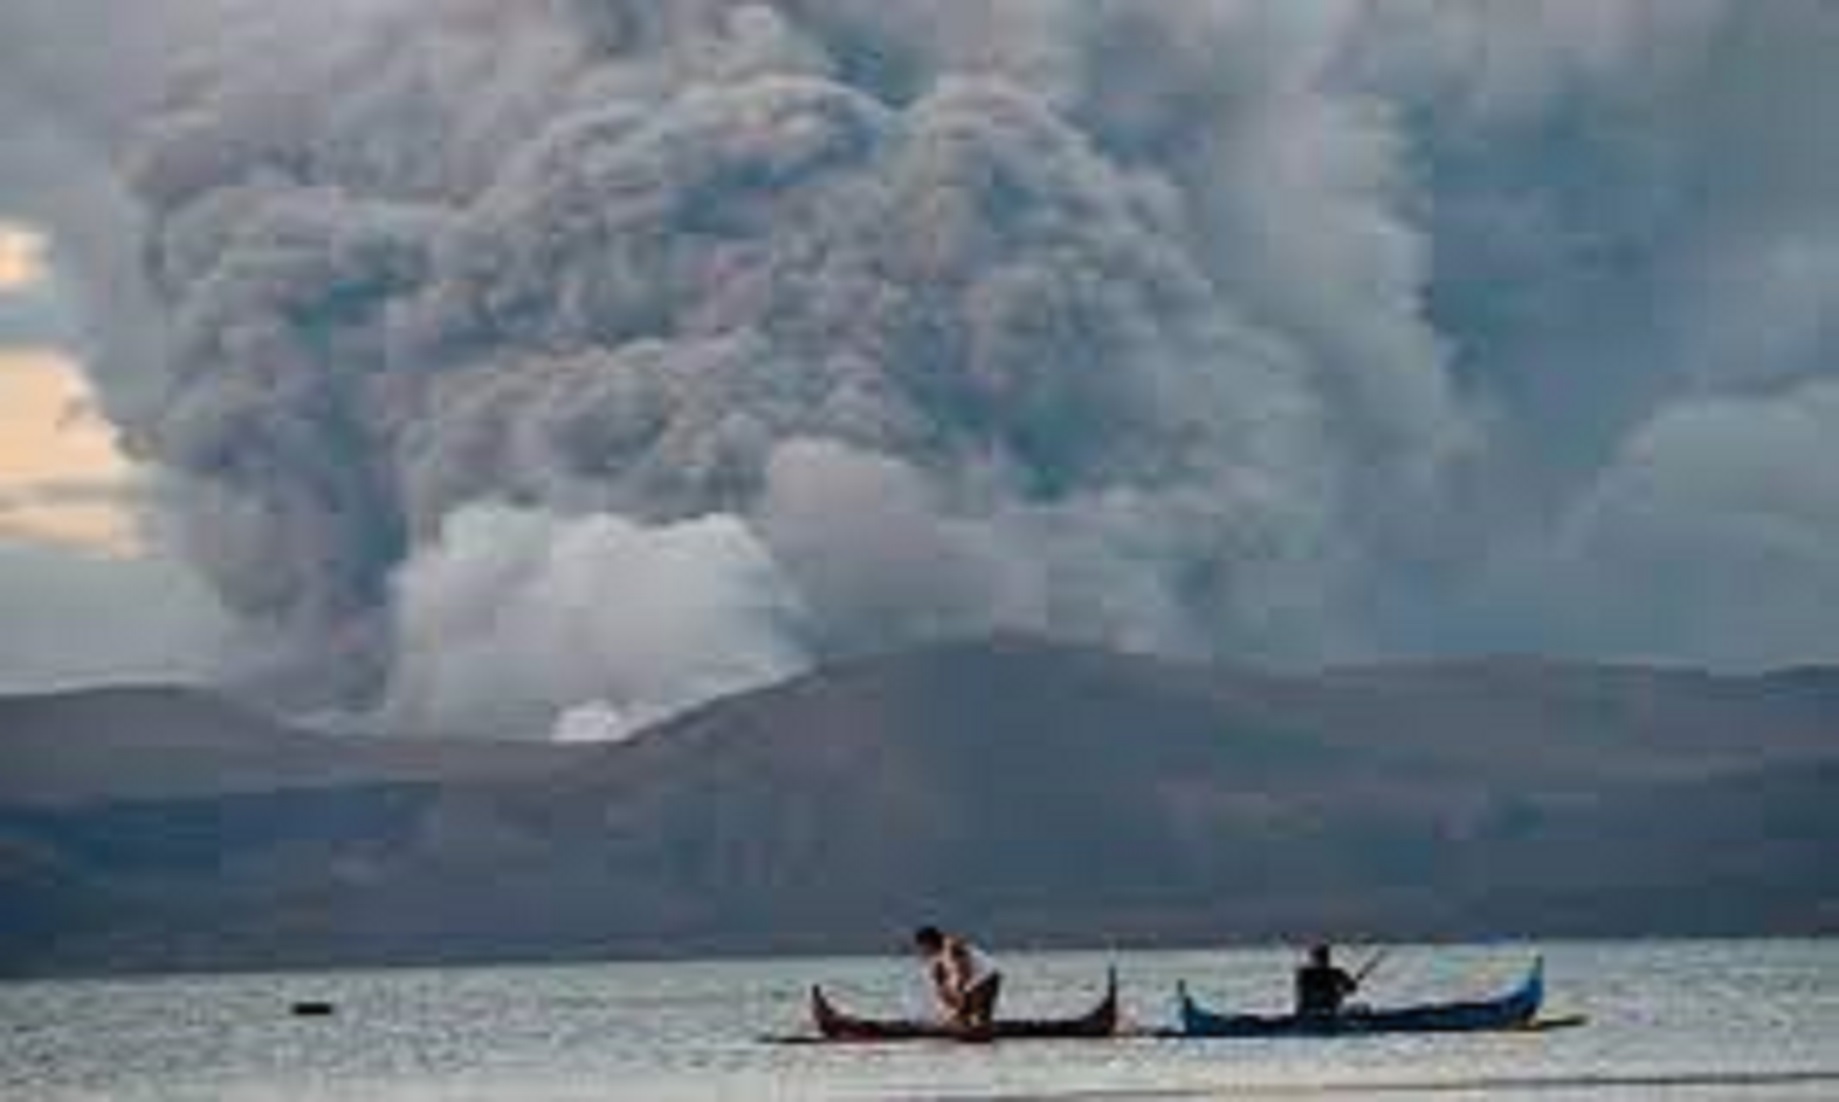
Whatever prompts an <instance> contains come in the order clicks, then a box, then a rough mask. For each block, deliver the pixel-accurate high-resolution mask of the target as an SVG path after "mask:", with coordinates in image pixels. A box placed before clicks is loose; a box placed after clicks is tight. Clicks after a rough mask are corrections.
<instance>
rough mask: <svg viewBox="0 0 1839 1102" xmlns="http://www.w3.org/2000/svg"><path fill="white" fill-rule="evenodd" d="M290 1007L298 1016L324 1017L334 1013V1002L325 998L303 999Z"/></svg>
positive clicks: (295, 1015)
mask: <svg viewBox="0 0 1839 1102" xmlns="http://www.w3.org/2000/svg"><path fill="white" fill-rule="evenodd" d="M289 1009H290V1010H292V1011H293V1014H294V1017H296V1018H324V1017H326V1016H328V1015H330V1014H331V1013H332V1004H331V1003H329V1002H327V1001H326V1000H324V999H302V1000H300V1001H298V1002H296V1003H294V1004H293V1005H292V1006H291V1007H289Z"/></svg>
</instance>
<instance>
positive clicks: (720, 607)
mask: <svg viewBox="0 0 1839 1102" xmlns="http://www.w3.org/2000/svg"><path fill="white" fill-rule="evenodd" d="M395 607H396V616H397V626H396V630H397V639H396V649H397V654H398V660H397V667H396V676H395V678H394V680H393V682H392V694H393V695H392V701H391V718H392V719H393V720H394V721H395V722H396V723H397V724H398V725H400V726H402V727H404V728H406V729H410V730H421V731H437V732H469V731H470V732H475V733H483V734H491V735H498V736H523V737H528V736H531V735H533V734H538V733H541V732H544V731H547V730H548V729H549V725H550V722H551V718H552V716H553V715H554V713H555V709H556V705H557V703H558V702H562V703H569V704H572V703H577V702H579V703H591V706H592V710H593V712H594V713H595V715H594V718H595V719H596V720H597V723H598V726H599V727H600V728H601V732H600V734H601V737H616V736H617V735H619V734H623V733H625V732H626V731H628V730H630V729H632V728H633V727H635V726H639V725H643V724H644V723H647V722H650V721H653V720H656V719H658V718H661V717H663V716H666V715H668V714H670V713H671V712H673V711H676V710H678V709H680V708H682V707H684V706H685V705H688V704H693V703H697V702H699V701H702V700H705V699H708V698H709V697H712V696H718V695H722V694H725V693H730V692H735V691H738V690H741V689H746V688H751V687H753V686H755V685H759V684H763V683H765V682H769V681H774V680H777V679H779V678H782V677H785V676H788V675H790V674H792V673H795V672H797V670H798V669H800V668H801V667H802V666H803V665H804V663H805V661H806V656H805V654H804V653H803V651H802V650H801V649H800V646H799V643H798V640H797V631H798V627H799V622H800V619H801V610H800V608H799V606H798V602H797V599H796V597H795V596H794V595H793V594H792V593H791V591H790V590H789V589H788V588H787V586H786V585H785V584H784V582H783V580H782V579H781V578H780V577H779V576H778V573H777V570H776V567H775V566H774V564H773V562H772V560H771V559H770V558H769V557H768V556H767V553H766V551H765V550H764V548H762V547H761V546H760V544H759V543H758V542H757V541H756V540H754V539H753V537H752V536H751V535H750V534H749V532H748V531H747V529H746V527H745V526H743V525H742V524H741V523H740V522H738V521H736V520H734V519H733V518H727V517H716V516H711V517H704V518H700V519H697V520H693V521H685V522H683V523H680V524H673V525H665V526H662V527H656V528H645V527H641V526H638V525H635V524H632V523H630V522H628V521H625V520H622V519H621V518H619V517H614V516H606V515H593V516H580V517H559V516H556V515H553V514H550V513H546V512H543V511H540V510H531V509H517V508H513V507H510V506H504V505H495V504H490V503H479V504H475V505H470V506H467V507H466V508H464V509H461V510H459V511H457V512H456V513H454V514H453V515H452V516H450V517H449V518H448V519H447V522H446V523H445V524H444V525H443V526H442V531H441V534H440V537H439V538H438V539H437V540H436V541H434V542H433V543H431V544H430V545H429V546H427V547H426V548H425V549H423V550H422V552H421V553H420V554H418V555H417V556H415V557H414V558H413V559H411V560H410V561H409V562H408V563H407V564H405V565H404V566H403V568H402V569H401V571H400V572H399V574H398V576H397V579H396V602H395ZM583 718H585V717H584V716H576V717H575V719H574V721H572V722H570V723H569V724H566V725H564V727H563V728H562V729H561V733H563V734H570V733H573V734H574V736H575V737H579V730H580V721H581V720H582V719H583Z"/></svg>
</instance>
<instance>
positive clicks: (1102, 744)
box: [0, 637, 1839, 972]
mask: <svg viewBox="0 0 1839 1102" xmlns="http://www.w3.org/2000/svg"><path fill="white" fill-rule="evenodd" d="M1836 702H1839V674H1835V673H1833V672H1832V671H1820V670H1803V671H1797V672H1795V673H1792V674H1788V675H1763V676H1757V677H1731V678H1725V677H1714V676H1710V675H1706V674H1702V673H1697V672H1693V671H1669V670H1650V669H1643V668H1637V667H1594V666H1579V665H1567V664H1559V663H1547V662H1534V661H1522V660H1488V661H1482V662H1474V663H1453V664H1452V663H1442V664H1434V665H1408V666H1398V667H1369V668H1362V669H1352V670H1339V671H1330V672H1327V673H1324V674H1317V675H1281V674H1275V673H1268V672H1258V671H1249V670H1234V669H1220V668H1212V667H1197V666H1188V665H1182V664H1179V663H1170V662H1163V661H1158V660H1153V659H1146V658H1138V657H1131V656H1124V655H1118V654H1113V653H1109V652H1104V651H1098V650H1092V649H1087V648H1080V647H1069V646H1063V645H1058V644H1047V643H1043V642H1040V641H1038V640H1031V639H1022V638H1012V637H1011V638H998V639H992V640H982V641H976V642H969V643H959V644H952V645H947V646H938V647H933V648H928V649H925V650H920V651H915V652H910V653H905V654H898V655H890V656H885V657H881V658H876V659H870V660H864V661H860V662H855V663H850V664H847V665H842V666H838V667H835V668H831V669H826V670H820V671H817V672H815V673H813V674H810V675H807V676H804V677H801V678H797V679H794V680H792V681H790V682H787V683H785V684H782V685H778V686H774V687H771V688H767V689H763V690H759V691H756V692H752V693H747V694H743V695H741V696H737V697H733V698H729V699H727V700H723V701H718V702H716V703H714V704H712V705H709V706H707V707H705V708H702V709H699V710H697V711H695V712H693V713H690V714H687V715H684V716H681V717H678V718H677V719H675V720H673V721H670V722H668V723H665V724H663V725H661V726H660V727H658V728H655V729H653V730H651V731H648V732H645V733H643V734H641V735H640V736H638V737H636V738H634V739H632V740H630V741H627V742H622V743H618V744H612V745H605V746H599V747H593V748H589V749H586V750H584V751H582V752H580V753H572V754H570V755H568V756H567V757H566V758H564V759H559V760H550V761H546V762H542V763H540V764H539V765H537V766H533V767H525V766H520V767H518V768H515V769H510V770H508V771H507V770H500V771H497V772H493V771H491V770H485V771H481V772H476V773H470V774H467V775H444V776H437V775H431V774H424V775H420V776H414V777H407V778H404V777H401V776H391V775H387V773H378V774H374V775H372V776H370V777H368V778H366V779H364V780H363V781H361V782H359V781H353V782H352V783H340V784H330V785H319V786H313V787H310V788H308V789H305V790H301V791H295V792H293V793H292V794H290V795H288V796H287V797H286V798H285V799H282V798H278V797H272V796H264V795H261V794H251V793H242V794H239V795H223V794H218V795H190V796H187V797H185V798H180V799H159V800H151V801H148V800H131V801H124V800H120V799H105V800H102V801H99V802H96V801H92V802H87V803H83V804H80V805H75V806H71V805H66V806H63V807H56V808H47V807H44V806H38V807H32V808H19V807H15V808H14V809H12V810H0V911H3V912H4V913H8V914H18V915H25V916H27V917H26V918H25V919H20V920H9V923H10V925H9V926H8V927H7V928H6V929H5V930H0V968H3V969H5V970H7V971H12V972H28V971H46V970H69V969H77V970H94V969H102V968H171V967H241V966H271V965H285V964H325V963H401V962H416V961H434V960H456V959H506V958H553V957H569V956H582V955H590V956H591V955H609V954H660V953H663V954H683V953H696V952H715V951H748V952H752V951H813V952H819V951H822V952H829V951H842V950H855V949H878V948H887V947H889V946H890V945H891V944H893V939H895V938H897V937H898V932H899V931H900V930H902V929H904V928H906V927H907V926H909V925H911V924H912V923H913V922H914V921H916V920H918V919H922V918H931V919H938V920H941V921H945V922H948V923H954V924H960V925H965V926H969V927H972V928H975V929H978V930H979V931H983V932H986V933H987V934H988V935H989V936H991V937H993V938H996V939H998V940H999V941H1001V942H1002V943H1004V944H1012V945H1013V944H1049V943H1078V944H1118V943H1168V942H1186V943H1208V942H1214V941H1218V940H1223V939H1269V938H1283V937H1297V936H1309V935H1317V934H1326V935H1332V936H1337V937H1361V938H1371V937H1501V936H1510V935H1551V934H1620V933H1656V934H1668V933H1672V934H1700V933H1764V932H1790V931H1792V932H1806V931H1810V930H1824V929H1831V928H1834V927H1835V926H1839V872H1835V871H1833V870H1832V869H1831V867H1830V862H1829V861H1828V860H1826V857H1827V855H1829V854H1830V853H1831V852H1833V847H1834V845H1835V843H1839V737H1835V736H1836V735H1839V705H1836ZM4 715H5V712H4V710H0V716H4ZM4 732H5V728H4V726H3V725H0V741H3V739H4ZM404 741H407V740H404ZM531 749H532V752H533V753H535V754H539V755H540V754H541V753H544V752H546V751H544V750H542V749H541V748H534V747H533V748H531ZM507 752H508V751H507ZM175 839H176V840H177V841H175Z"/></svg>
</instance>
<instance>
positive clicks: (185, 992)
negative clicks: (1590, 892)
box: [0, 941, 1839, 1102]
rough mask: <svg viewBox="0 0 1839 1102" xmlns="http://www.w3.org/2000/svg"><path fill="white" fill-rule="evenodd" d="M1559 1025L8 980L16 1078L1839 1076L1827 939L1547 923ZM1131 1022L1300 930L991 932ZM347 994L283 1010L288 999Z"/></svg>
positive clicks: (786, 970) (599, 986)
mask: <svg viewBox="0 0 1839 1102" xmlns="http://www.w3.org/2000/svg"><path fill="white" fill-rule="evenodd" d="M1540 948H1541V949H1542V950H1543V952H1544V953H1545V956H1546V961H1547V969H1548V984H1549V990H1550V998H1549V1001H1548V1008H1549V1010H1550V1011H1551V1012H1553V1013H1582V1014H1587V1015H1589V1016H1590V1019H1591V1022H1590V1024H1589V1025H1588V1026H1585V1027H1583V1028H1580V1029H1568V1030H1561V1031H1557V1032H1552V1033H1544V1034H1528V1035H1494V1036H1481V1035H1477V1036H1450V1037H1389V1038H1361V1039H1348V1040H1328V1041H1324V1040H1301V1039H1292V1040H1280V1041H1225V1040H1217V1041H1175V1040H1158V1039H1154V1038H1150V1037H1134V1038H1124V1039H1120V1040H1116V1041H1108V1042H1097V1043H1095V1042H1085V1043H1074V1042H1066V1043H1062V1042H1040V1043H1010V1044H1001V1045H994V1046H955V1045H949V1044H918V1045H885V1046H862V1047H857V1046H850V1047H836V1046H819V1045H808V1044H807V1045H797V1044H792V1045H788V1044H776V1043H771V1042H769V1041H767V1040H763V1039H762V1038H763V1036H766V1035H783V1034H793V1033H798V1032H800V1031H803V1030H805V1029H806V1028H807V1026H806V1022H805V1019H804V992H805V988H806V985H807V984H809V983H810V982H811V981H813V980H818V981H822V982H823V983H825V984H826V985H827V986H828V987H829V988H831V989H833V990H834V992H835V994H836V995H837V997H838V999H839V1001H841V1002H843V1003H844V1004H845V1005H847V1006H849V1007H851V1008H852V1009H858V1010H861V1011H864V1012H877V1013H882V1012H887V1013H898V1012H901V1011H905V1010H911V1009H913V1008H914V1007H915V1006H916V1005H919V1004H920V996H921V992H920V991H919V989H918V986H917V983H916V980H915V977H914V975H913V971H914V970H913V966H912V964H911V963H910V962H908V961H905V960H896V959H887V960H869V959H846V960H845V959H837V960H775V961H759V962H732V961H724V962H707V963H674V964H590V965H573V966H566V967H553V968H551V967H544V968H532V967H521V968H467V969H440V970H417V971H373V972H322V973H306V974H287V975H239V976H221V977H191V976H186V977H171V978H158V979H138V980H130V981H80V982H64V981H59V982H33V983H18V984H0V1098H5V1099H8V1100H11V1099H22V1100H35V1099H51V1100H59V1099H124V1100H159V1102H169V1100H181V1099H183V1100H188V1102H189V1100H193V1099H258V1100H266V1099H275V1100H280V1099H290V1100H291V1099H305V1100H309V1102H317V1100H321V1099H325V1100H331V1099H340V1100H344V1099H363V1098H378V1099H384V1100H387V1102H420V1100H428V1102H448V1100H474V1099H478V1100H493V1102H496V1100H501V1099H502V1100H520V1102H522V1100H529V1102H552V1100H553V1102H575V1100H585V1099H635V1100H636V1099H646V1100H670V1099H703V1098H735V1099H862V1100H878V1099H958V1098H1004V1099H1024V1098H1064V1099H1150V1098H1170V1099H1180V1098H1222V1099H1292V1098H1331V1099H1332V1098H1359V1097H1375V1096H1378V1097H1399V1098H1411V1097H1425V1096H1429V1097H1432V1098H1439V1099H1441V1098H1452V1099H1460V1098H1480V1097H1486V1098H1506V1099H1522V1098H1523V1099H1529V1100H1538V1102H1550V1100H1557V1099H1565V1098H1589V1099H1622V1098H1628V1099H1663V1098H1665V1099H1674V1098H1683V1099H1695V1098H1705V1099H1712V1098H1743V1099H1765V1098H1766V1099H1775V1098H1781V1099H1828V1098H1831V1099H1839V941H1750V942H1691V943H1619V944H1552V945H1546V946H1542V947H1540ZM1533 952H1534V949H1533V948H1532V947H1529V946H1519V945H1496V946H1487V947H1439V948H1429V947H1399V948H1397V949H1394V950H1393V952H1392V954H1391V956H1390V957H1389V958H1388V959H1387V961H1386V962H1385V964H1384V965H1383V966H1382V968H1381V969H1380V970H1379V972H1378V973H1376V974H1375V976H1374V978H1373V980H1372V981H1371V983H1370V984H1369V985H1368V986H1369V994H1370V995H1371V997H1372V998H1373V1000H1374V1001H1375V1002H1410V1001H1415V1000H1423V999H1432V998H1447V997H1456V996H1465V995H1481V994H1489V993H1492V992H1494V991H1496V990H1498V989H1504V988H1505V987H1507V986H1509V985H1511V984H1512V983H1513V982H1514V981H1515V980H1517V979H1518V978H1519V975H1520V973H1521V972H1522V971H1523V969H1524V967H1525V965H1526V963H1527V961H1528V960H1529V959H1530V958H1531V956H1532V954H1533ZM1113 961H1114V962H1115V963H1116V964H1117V965H1118V966H1119V968H1120V971H1121V973H1122V976H1123V984H1124V996H1125V1003H1126V1006H1127V1008H1128V1010H1129V1012H1130V1015H1131V1017H1132V1019H1133V1020H1134V1021H1135V1023H1137V1024H1139V1025H1142V1026H1145V1027H1149V1028H1155V1027H1160V1026H1164V1025H1167V1024H1169V1023H1170V1019H1171V1017H1172V1013H1173V1006H1172V994H1171V993H1172V991H1173V989H1174V984H1175V981H1176V979H1177V978H1178V977H1185V978H1186V979H1188V981H1189V982H1190V983H1191V984H1192V985H1193V987H1194V988H1195V989H1196V991H1197V993H1198V994H1200V995H1201V996H1202V997H1203V998H1204V999H1205V1000H1206V1001H1208V1002H1209V1003H1213V1004H1217V1005H1220V1006H1222V1007H1231V1008H1234V1009H1246V1010H1260V1009H1275V1008H1277V1007H1278V1006H1280V1005H1281V1003H1282V1001H1283V998H1284V997H1285V988H1286V985H1287V974H1288V969H1289V967H1290V964H1291V958H1290V955H1289V954H1288V953H1287V952H1283V951H1278V950H1269V951H1259V950H1249V951H1233V952H1221V953H1123V954H1118V955H1116V956H1109V955H1105V954H1086V953H1081V954H1070V953H1055V954H1020V953H1013V952H1012V953H1006V954H1003V955H1002V963H1003V966H1004V970H1005V972H1006V973H1007V983H1006V984H1005V996H1004V998H1005V1008H1006V1009H1007V1010H1008V1011H1010V1012H1013V1013H1016V1014H1025V1013H1041V1014H1049V1013H1065V1012H1072V1011H1076V1010H1080V1009H1084V1007H1085V1006H1087V1005H1088V1004H1089V1003H1090V1002H1092V1001H1093V1000H1094V999H1095V998H1096V996H1097V993H1098V990H1099V988H1100V986H1101V985H1102V982H1103V972H1104V968H1105V966H1106V964H1107V963H1111V962H1113ZM302 999H326V1000H330V1001H332V1002H334V1003H336V1004H337V1013H336V1014H334V1015H333V1016H331V1017H328V1018H294V1017H291V1016H290V1015H289V1013H288V1006H289V1004H290V1003H291V1002H293V1001H294V1000H302Z"/></svg>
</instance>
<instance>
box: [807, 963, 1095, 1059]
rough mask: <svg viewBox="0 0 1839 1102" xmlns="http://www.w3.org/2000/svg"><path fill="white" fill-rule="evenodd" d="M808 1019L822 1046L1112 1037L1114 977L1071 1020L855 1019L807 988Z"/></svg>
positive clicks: (855, 1017) (816, 991) (820, 992)
mask: <svg viewBox="0 0 1839 1102" xmlns="http://www.w3.org/2000/svg"><path fill="white" fill-rule="evenodd" d="M811 1020H812V1022H813V1023H814V1024H815V1025H816V1026H817V1032H818V1036H819V1038H820V1039H822V1040H825V1041H861V1042H882V1041H969V1042H982V1041H1011V1040H1053V1039H1077V1038H1085V1039H1092V1038H1101V1037H1111V1036H1114V1035H1116V1033H1117V1025H1118V1009H1117V974H1116V973H1115V972H1114V973H1111V974H1110V975H1109V976H1107V978H1106V982H1105V995H1104V998H1102V999H1101V1000H1099V1002H1098V1005H1096V1006H1094V1007H1093V1008H1092V1009H1091V1010H1088V1011H1086V1012H1085V1013H1084V1014H1081V1015H1079V1016H1078V1017H1073V1018H1038V1019H1035V1018H1009V1019H1003V1018H999V1019H997V1020H996V1021H994V1022H991V1023H990V1024H989V1025H987V1026H983V1027H980V1028H977V1029H965V1028H962V1027H959V1026H953V1025H950V1024H947V1023H944V1022H931V1021H914V1020H908V1019H885V1018H861V1017H857V1016H855V1015H853V1014H848V1013H845V1012H843V1011H841V1010H839V1009H837V1007H836V1005H835V1004H834V1003H832V1002H831V1001H830V999H829V998H828V997H827V996H825V994H824V992H823V989H822V988H819V987H813V988H812V989H811Z"/></svg>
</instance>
